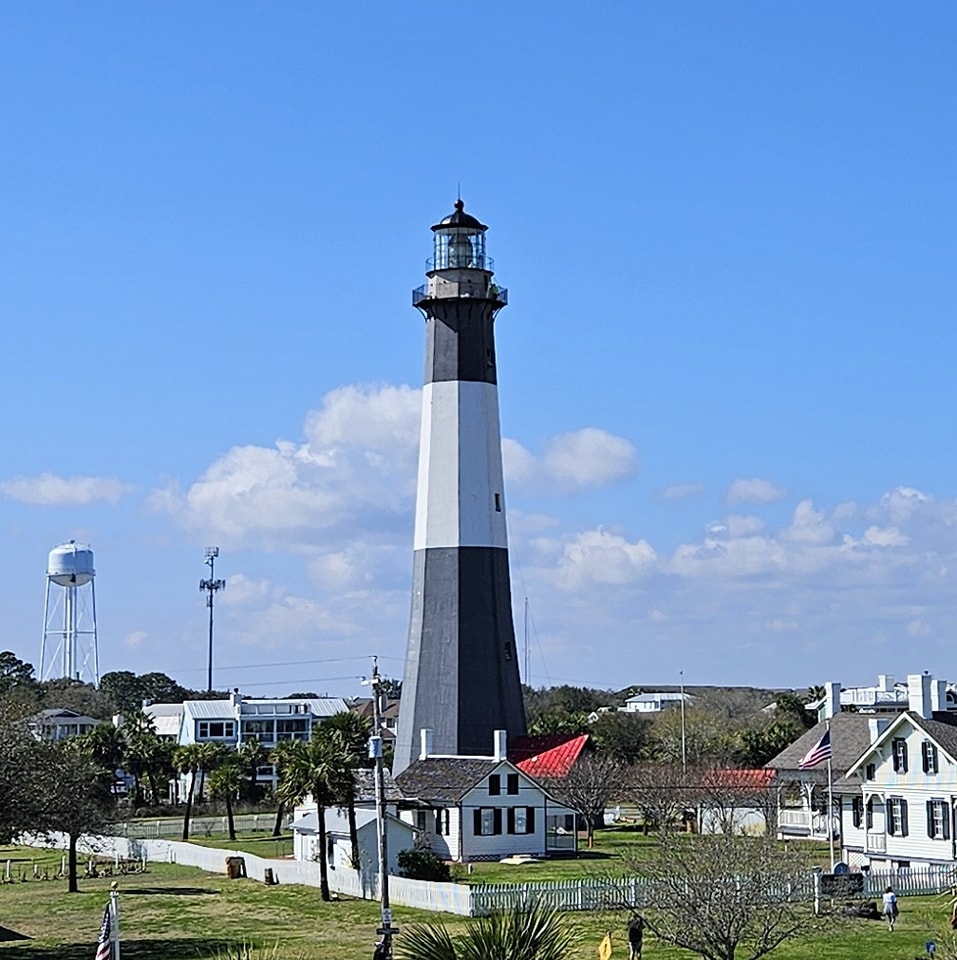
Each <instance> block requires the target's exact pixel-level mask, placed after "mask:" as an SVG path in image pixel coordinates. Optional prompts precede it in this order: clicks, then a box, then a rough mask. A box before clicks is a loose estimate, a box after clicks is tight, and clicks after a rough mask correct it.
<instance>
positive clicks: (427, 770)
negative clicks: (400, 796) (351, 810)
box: [395, 757, 502, 803]
mask: <svg viewBox="0 0 957 960" xmlns="http://www.w3.org/2000/svg"><path fill="white" fill-rule="evenodd" d="M501 763H502V761H501V760H491V759H489V760H483V759H481V758H468V757H429V758H428V759H427V760H416V761H415V762H414V763H412V764H410V765H409V766H408V767H406V768H405V770H403V771H402V773H400V774H399V775H398V776H397V777H396V778H395V782H396V783H397V784H398V785H399V789H400V790H401V791H402V792H403V793H404V794H405V795H406V797H407V798H410V799H411V798H416V799H419V800H440V801H444V802H446V803H454V802H455V801H456V800H461V799H462V797H463V796H464V795H465V794H466V793H468V792H469V790H471V789H472V787H474V786H475V784H477V783H478V782H479V780H481V779H482V778H483V777H487V776H488V775H489V774H490V773H491V772H492V771H493V770H495V769H496V768H497V767H498V766H500V765H501Z"/></svg>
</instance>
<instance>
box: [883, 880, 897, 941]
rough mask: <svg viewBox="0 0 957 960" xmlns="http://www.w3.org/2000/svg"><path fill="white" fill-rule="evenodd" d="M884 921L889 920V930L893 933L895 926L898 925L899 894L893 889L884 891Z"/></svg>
mask: <svg viewBox="0 0 957 960" xmlns="http://www.w3.org/2000/svg"><path fill="white" fill-rule="evenodd" d="M884 919H885V920H887V929H888V930H890V931H891V933H893V932H894V924H895V923H897V894H896V893H894V888H893V887H888V888H887V889H886V890H885V891H884Z"/></svg>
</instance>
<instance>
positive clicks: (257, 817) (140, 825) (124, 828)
mask: <svg viewBox="0 0 957 960" xmlns="http://www.w3.org/2000/svg"><path fill="white" fill-rule="evenodd" d="M233 822H234V823H235V826H236V830H237V831H239V832H241V833H271V832H272V829H273V827H274V826H275V825H276V814H274V813H271V814H270V813H249V814H242V815H240V816H238V817H233ZM116 830H117V832H118V833H119V834H121V835H122V836H124V837H131V838H134V839H137V840H148V839H157V838H160V837H170V838H174V837H181V836H182V835H183V820H182V818H176V817H172V818H164V819H162V820H137V821H130V822H128V823H119V824H117V825H116ZM189 832H190V835H191V836H194V837H212V836H216V835H218V834H223V835H227V834H228V833H229V821H228V820H227V819H226V817H191V818H190V821H189Z"/></svg>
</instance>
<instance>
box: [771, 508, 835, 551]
mask: <svg viewBox="0 0 957 960" xmlns="http://www.w3.org/2000/svg"><path fill="white" fill-rule="evenodd" d="M782 536H783V537H784V538H785V539H787V540H793V541H795V542H797V543H811V544H814V543H816V544H821V543H831V542H833V540H834V527H833V526H832V525H831V524H830V523H829V522H828V521H827V520H826V519H825V515H824V511H823V510H815V509H814V504H813V502H812V501H811V500H802V501H801V502H800V503H799V504H798V505H797V506H796V507H795V508H794V519H793V520H792V522H791V526H790V527H788V528H787V529H785V530H784V532H783V534H782Z"/></svg>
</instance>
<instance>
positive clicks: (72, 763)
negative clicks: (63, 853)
mask: <svg viewBox="0 0 957 960" xmlns="http://www.w3.org/2000/svg"><path fill="white" fill-rule="evenodd" d="M33 783H34V786H35V789H36V790H37V791H38V794H39V797H40V799H41V811H42V812H41V814H40V816H39V817H38V820H37V822H36V824H35V825H34V828H35V829H36V830H37V832H40V833H63V834H66V836H67V864H68V867H67V889H68V890H69V892H70V893H76V892H78V890H79V886H78V883H77V871H76V845H77V841H78V840H79V838H80V836H81V835H82V834H84V833H102V832H104V831H105V830H106V829H108V827H109V825H110V824H111V823H112V821H113V819H114V817H115V809H116V803H115V798H114V797H113V796H112V794H111V792H110V789H109V787H108V786H107V785H106V784H105V783H104V782H103V777H102V770H101V769H100V768H99V767H97V766H96V764H95V763H94V762H93V761H92V760H90V758H89V757H88V756H86V755H85V753H84V751H83V750H82V749H81V748H80V746H79V745H78V744H77V742H76V741H75V740H63V741H59V742H56V743H45V744H43V745H42V748H41V755H40V764H39V767H38V768H35V769H34V772H33Z"/></svg>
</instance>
